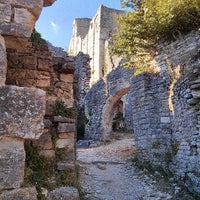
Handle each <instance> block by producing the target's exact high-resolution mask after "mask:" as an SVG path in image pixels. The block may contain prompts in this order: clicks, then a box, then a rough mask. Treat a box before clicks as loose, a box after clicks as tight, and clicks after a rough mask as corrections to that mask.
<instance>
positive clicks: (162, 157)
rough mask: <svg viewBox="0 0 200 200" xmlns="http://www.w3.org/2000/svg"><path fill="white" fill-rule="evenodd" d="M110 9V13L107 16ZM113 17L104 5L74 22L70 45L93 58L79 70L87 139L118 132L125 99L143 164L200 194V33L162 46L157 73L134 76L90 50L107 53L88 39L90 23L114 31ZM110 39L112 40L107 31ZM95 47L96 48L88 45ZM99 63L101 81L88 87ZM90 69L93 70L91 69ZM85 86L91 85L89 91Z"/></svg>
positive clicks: (128, 124)
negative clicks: (119, 108)
mask: <svg viewBox="0 0 200 200" xmlns="http://www.w3.org/2000/svg"><path fill="white" fill-rule="evenodd" d="M107 11H108V12H109V11H110V13H109V14H108V13H107V14H105V13H106V12H107ZM104 14H105V15H104ZM99 16H101V17H102V18H101V17H99ZM106 17H107V18H109V19H108V20H107V21H108V24H106V23H105V24H106V25H105V27H107V29H106V31H107V32H106V31H105V29H104V26H103V25H102V26H101V22H100V21H101V20H99V21H98V20H97V19H105V18H106ZM95 20H96V21H95ZM112 20H113V10H112V9H111V10H109V9H107V8H106V7H104V6H101V7H100V8H99V10H98V11H97V14H96V15H95V17H94V18H93V19H92V20H90V19H77V20H75V21H74V31H73V37H72V40H71V44H70V48H71V50H72V52H75V53H77V52H78V51H82V52H84V53H88V54H89V55H91V56H90V57H91V59H92V60H91V61H90V60H89V58H87V59H86V60H87V62H86V63H85V65H84V64H83V65H79V67H80V68H76V72H75V73H77V74H76V76H77V77H79V78H78V79H79V81H78V83H79V85H78V86H77V88H78V89H79V90H80V91H82V92H83V93H82V96H80V93H79V99H78V107H79V108H81V109H82V112H83V111H84V112H85V116H86V118H87V119H86V120H85V132H84V136H85V138H87V139H89V140H95V141H106V140H109V138H111V137H112V135H114V134H115V132H114V131H113V121H114V117H115V113H116V106H118V105H119V102H122V103H123V118H124V124H125V127H127V130H129V131H132V132H133V136H134V138H135V146H136V155H137V158H138V159H139V160H140V161H141V162H150V163H151V164H152V165H155V166H162V167H163V169H164V170H166V171H170V172H172V173H173V174H174V175H175V176H176V178H177V180H181V182H182V183H183V184H184V185H185V186H186V187H187V188H188V189H189V190H190V191H191V192H194V193H200V176H199V173H200V171H199V169H200V165H199V163H200V156H199V155H200V140H199V138H200V137H199V136H200V129H199V128H200V127H199V124H200V118H199V117H200V112H199V109H200V107H199V105H200V85H199V83H200V70H199V69H200V34H199V31H196V32H195V31H193V32H191V33H189V34H188V35H186V36H182V38H178V39H177V40H176V41H174V42H171V43H161V44H159V45H158V46H157V55H156V57H155V62H154V63H155V72H154V73H152V74H147V73H142V74H140V75H137V76H134V75H133V70H131V69H124V68H123V67H121V66H120V64H119V65H118V66H117V65H116V64H115V65H114V66H113V64H112V63H109V62H105V57H103V56H102V57H101V56H99V57H98V56H97V58H96V57H95V56H94V54H90V52H89V49H94V48H98V50H97V51H96V52H105V50H106V47H105V45H98V44H97V43H92V42H91V41H90V40H89V39H87V38H88V35H89V33H90V31H88V27H90V30H91V29H92V28H93V27H98V28H97V32H98V31H99V32H100V33H102V35H104V34H106V33H108V32H109V31H111V32H112V31H113V30H114V29H113V26H110V27H111V28H110V30H109V28H108V27H109V25H110V22H111V21H112ZM104 22H105V21H104ZM112 24H114V23H113V22H112ZM104 31H105V32H104ZM106 37H107V39H108V35H107V36H106ZM101 39H103V40H104V41H106V38H104V37H103V36H102V37H101V36H99V35H98V36H97V40H99V41H101ZM90 45H93V47H91V48H89V47H90ZM81 55H82V57H83V54H81ZM116 61H117V60H116ZM94 62H96V64H94ZM99 63H101V64H99ZM102 63H104V65H108V66H109V67H108V68H110V70H108V73H107V74H104V76H103V73H100V71H101V72H102V67H103V64H102ZM88 65H91V67H90V66H88ZM95 67H96V68H98V69H97V70H96V71H98V73H97V75H96V78H95V79H96V81H97V80H98V81H97V82H96V83H95V84H94V85H92V86H91V88H89V85H90V84H91V82H90V80H91V79H92V78H91V77H92V76H94V74H93V68H95ZM90 68H91V73H89V72H88V71H89V69H90ZM96 68H95V69H96ZM77 69H78V70H77ZM83 71H84V72H85V73H82V72H83ZM83 86H84V87H85V88H87V89H85V90H84V89H83ZM88 88H89V89H88ZM84 95H85V96H84ZM83 105H84V106H83ZM78 123H79V121H78Z"/></svg>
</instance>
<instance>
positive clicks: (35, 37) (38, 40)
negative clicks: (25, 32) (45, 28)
mask: <svg viewBox="0 0 200 200" xmlns="http://www.w3.org/2000/svg"><path fill="white" fill-rule="evenodd" d="M29 41H30V42H32V43H33V44H47V41H46V40H44V39H43V38H42V37H41V34H40V33H38V32H37V31H36V30H35V29H34V30H33V32H32V34H31V37H30V39H29Z"/></svg>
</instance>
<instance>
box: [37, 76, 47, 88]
mask: <svg viewBox="0 0 200 200" xmlns="http://www.w3.org/2000/svg"><path fill="white" fill-rule="evenodd" d="M36 86H37V87H39V88H46V87H50V78H49V79H45V80H37V83H36Z"/></svg>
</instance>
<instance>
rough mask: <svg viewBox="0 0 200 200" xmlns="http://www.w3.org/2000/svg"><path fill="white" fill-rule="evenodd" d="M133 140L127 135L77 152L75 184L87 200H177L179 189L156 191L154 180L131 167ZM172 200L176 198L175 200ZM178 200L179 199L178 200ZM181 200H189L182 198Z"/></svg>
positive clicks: (186, 197)
mask: <svg viewBox="0 0 200 200" xmlns="http://www.w3.org/2000/svg"><path fill="white" fill-rule="evenodd" d="M133 154H134V139H133V138H132V136H131V135H127V136H125V137H123V138H118V139H117V140H114V141H112V142H110V143H109V144H106V145H102V146H99V147H94V148H87V149H78V150H77V157H78V162H79V165H80V175H79V181H80V184H81V187H82V192H83V194H84V198H83V197H82V199H84V200H85V199H88V200H167V199H173V200H174V199H180V196H179V195H178V193H181V191H180V188H179V187H178V186H176V184H174V183H172V187H173V189H174V190H173V191H170V190H169V191H167V192H166V191H160V189H158V187H157V184H155V180H154V179H152V178H150V177H149V176H147V175H146V173H145V172H144V171H141V170H139V169H137V168H136V167H134V166H133V165H132V161H131V160H132V159H131V158H132V157H133ZM175 196H176V197H175ZM178 196H179V197H178ZM181 199H184V200H186V199H187V200H189V199H193V198H192V197H190V196H188V195H186V196H185V197H184V195H183V196H182V197H181Z"/></svg>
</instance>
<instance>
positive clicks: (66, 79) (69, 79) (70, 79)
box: [60, 74, 74, 83]
mask: <svg viewBox="0 0 200 200" xmlns="http://www.w3.org/2000/svg"><path fill="white" fill-rule="evenodd" d="M60 80H61V81H64V82H66V83H73V81H74V76H73V74H60Z"/></svg>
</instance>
